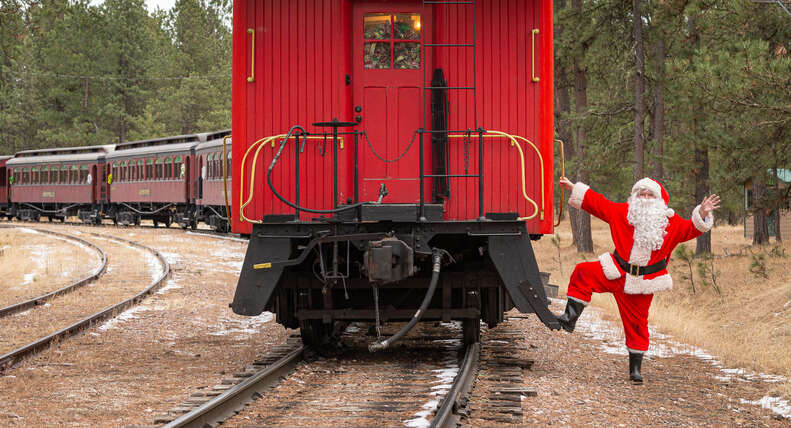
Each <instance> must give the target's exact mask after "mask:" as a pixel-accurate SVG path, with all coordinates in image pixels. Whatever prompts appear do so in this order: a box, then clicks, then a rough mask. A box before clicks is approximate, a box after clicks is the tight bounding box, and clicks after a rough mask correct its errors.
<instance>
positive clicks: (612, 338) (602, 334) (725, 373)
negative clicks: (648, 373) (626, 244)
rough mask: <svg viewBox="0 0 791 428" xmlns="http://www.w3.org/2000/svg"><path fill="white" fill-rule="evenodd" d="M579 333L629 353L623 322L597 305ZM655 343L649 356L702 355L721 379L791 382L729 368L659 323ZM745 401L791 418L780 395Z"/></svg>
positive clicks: (608, 348) (788, 406) (609, 348)
mask: <svg viewBox="0 0 791 428" xmlns="http://www.w3.org/2000/svg"><path fill="white" fill-rule="evenodd" d="M552 300H553V302H555V303H559V304H565V302H563V301H561V300H558V299H552ZM575 332H579V333H581V334H582V335H583V336H585V337H586V338H588V339H591V340H595V341H598V342H600V344H599V346H598V347H599V349H600V350H601V351H603V352H605V353H609V354H616V355H627V354H628V350H627V349H626V345H625V344H624V336H623V331H622V328H621V326H620V325H615V324H614V323H612V322H609V321H606V320H604V319H602V318H601V311H600V310H598V309H595V308H590V307H589V308H588V310H586V311H585V312H583V313H582V315H581V316H580V318H579V320H578V321H577V328H576V330H575ZM649 332H650V335H651V336H650V337H651V345H650V348H649V349H648V352H646V354H645V355H646V357H647V358H649V359H650V358H669V357H672V356H675V355H690V356H693V357H696V358H699V359H701V360H703V361H705V362H707V363H709V364H711V365H712V366H713V367H715V368H717V369H719V372H720V374H715V375H712V377H713V378H714V379H716V380H719V381H721V382H732V381H734V380H736V381H741V382H748V381H763V382H768V383H780V382H788V381H789V378H788V377H785V376H780V375H772V374H766V373H754V372H752V371H750V370H747V369H744V368H725V367H724V366H723V364H722V362H720V361H719V360H717V359H716V357H714V356H713V355H711V354H710V353H708V352H707V351H705V350H704V349H701V348H698V347H696V346H692V345H688V344H685V343H680V342H677V341H675V340H673V339H672V336H670V335H666V334H662V333H659V332H657V331H656V327H655V326H649ZM741 402H742V403H743V404H744V403H747V404H753V405H756V406H761V407H763V408H766V409H770V410H772V411H773V412H775V413H777V414H779V415H781V416H783V417H785V418H791V404H789V402H788V401H785V400H782V399H780V398H777V397H763V398H762V399H760V400H758V401H748V400H744V399H741Z"/></svg>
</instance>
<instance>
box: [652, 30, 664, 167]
mask: <svg viewBox="0 0 791 428" xmlns="http://www.w3.org/2000/svg"><path fill="white" fill-rule="evenodd" d="M665 56H666V52H665V39H664V37H663V36H661V35H660V36H659V38H658V39H657V41H656V85H655V86H654V121H653V125H654V126H653V134H654V173H653V175H654V179H656V180H658V181H659V182H662V181H663V180H664V175H665V171H664V165H663V162H664V160H663V159H662V156H663V151H664V138H665V97H664V92H665Z"/></svg>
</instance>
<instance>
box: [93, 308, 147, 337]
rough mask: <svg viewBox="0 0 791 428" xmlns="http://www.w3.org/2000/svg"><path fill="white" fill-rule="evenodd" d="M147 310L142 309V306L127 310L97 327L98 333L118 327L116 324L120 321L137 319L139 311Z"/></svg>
mask: <svg viewBox="0 0 791 428" xmlns="http://www.w3.org/2000/svg"><path fill="white" fill-rule="evenodd" d="M145 310H148V308H146V307H144V306H143V305H139V306H135V307H133V308H129V309H127V310H125V311H123V312H121V313H120V314H118V315H117V316H115V317H114V318H112V319H110V320H108V321H107V322H106V323H104V324H102V325H100V326H99V331H107V330H111V329H114V328H117V327H118V324H119V323H120V322H122V321H128V320H132V319H136V318H138V316H137V313H138V312H141V311H145Z"/></svg>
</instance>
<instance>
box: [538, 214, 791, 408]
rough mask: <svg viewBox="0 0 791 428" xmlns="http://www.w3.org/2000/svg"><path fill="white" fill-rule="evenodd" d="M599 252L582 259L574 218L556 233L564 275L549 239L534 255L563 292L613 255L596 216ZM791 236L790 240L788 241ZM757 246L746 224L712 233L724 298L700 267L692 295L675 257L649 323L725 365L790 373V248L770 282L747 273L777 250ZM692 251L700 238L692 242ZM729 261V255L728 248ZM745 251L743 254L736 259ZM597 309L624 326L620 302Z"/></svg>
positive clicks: (772, 266)
mask: <svg viewBox="0 0 791 428" xmlns="http://www.w3.org/2000/svg"><path fill="white" fill-rule="evenodd" d="M592 232H593V240H594V247H595V252H594V254H578V253H577V252H576V248H575V247H574V246H573V244H572V238H571V229H570V227H569V223H568V221H564V222H563V223H562V224H561V225H560V227H558V228H557V233H558V236H559V237H560V247H561V261H562V265H563V271H562V272H561V271H560V270H559V266H558V260H557V254H558V252H557V248H556V247H555V246H554V245H553V244H552V242H550V239H547V238H548V237H547V238H545V239H542V240H541V241H539V242H538V243H536V254H537V257H538V259H539V266H540V267H541V268H542V270H547V271H550V272H551V273H553V276H552V282H553V283H556V284H559V285H560V286H561V292H562V293H563V294H564V295H565V292H566V289H567V287H568V280H569V276H570V273H571V270H573V268H574V265H575V264H576V263H578V262H580V261H583V260H593V259H595V257H596V255H598V254H601V253H603V252H606V251H611V249H612V240H611V238H610V235H609V229H608V228H607V225H606V224H605V223H603V222H601V221H599V220H596V219H593V226H592ZM789 238H791V237H789ZM772 241H773V242H772V245H770V246H767V247H757V248H756V247H751V246H750V244H751V242H750V241H747V240H746V239H745V238H744V236H743V229H742V227H741V226H718V227H716V228H715V229H714V230H713V231H712V247H713V250H712V253H713V254H714V255H715V257H716V258H715V259H714V265H715V269H716V270H717V271H719V272H720V274H719V276H718V277H717V283H718V284H719V286H720V289H721V291H722V295H721V296H720V295H717V293H716V292H715V291H714V290H713V288H712V287H703V286H702V284H701V278H700V277H699V275H698V272H697V269H695V275H694V278H695V285H696V289H697V293H696V294H693V293H692V290H691V285H690V282H689V281H685V280H683V279H682V273H688V268H687V266H686V264H685V263H684V262H683V261H681V260H679V259H678V258H677V257H674V258H672V259H671V266H670V271H671V274H672V275H673V280H674V288H673V290H671V291H669V292H664V293H658V294H657V295H656V297H655V299H654V303H653V305H652V307H651V315H650V318H649V322H650V323H651V325H654V326H656V327H657V328H658V330H659V331H661V332H662V333H664V334H669V335H672V336H673V337H674V338H675V339H676V340H678V341H681V342H684V343H688V344H691V345H695V346H698V347H701V348H703V349H705V350H707V351H708V352H710V353H712V354H713V355H716V356H717V357H718V358H719V359H720V360H721V361H723V363H724V364H725V365H726V366H729V367H744V368H748V369H750V370H754V371H756V372H762V373H772V374H781V375H786V376H788V375H789V374H791V345H789V341H790V340H791V267H790V266H789V263H791V244H789V243H788V242H786V243H784V244H783V246H782V248H784V249H785V253H786V254H787V255H788V257H786V258H782V257H770V256H769V255H767V257H766V266H767V268H768V272H769V278H768V279H764V278H760V277H756V276H755V275H753V274H752V273H750V271H749V267H750V261H751V253H759V252H762V253H765V254H768V253H769V251H770V250H771V249H772V247H773V246H774V245H776V244H775V243H774V239H772ZM686 245H687V247H688V248H689V249H690V250H692V251H694V248H695V241H694V240H693V241H690V242H688V243H686ZM726 250H727V252H728V254H731V256H725V251H726ZM739 251H741V255H734V254H738V253H739ZM593 304H594V305H596V306H600V307H602V308H604V309H605V311H606V313H607V318H609V319H611V320H614V321H615V322H617V323H618V324H620V321H619V315H618V309H617V306H616V305H615V300H614V299H613V298H612V295H610V294H601V295H594V299H593ZM774 392H776V393H779V394H781V395H783V396H785V397H791V385H788V384H787V383H786V384H778V386H777V387H776V388H775V391H774Z"/></svg>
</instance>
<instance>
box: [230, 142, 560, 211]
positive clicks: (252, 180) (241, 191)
mask: <svg viewBox="0 0 791 428" xmlns="http://www.w3.org/2000/svg"><path fill="white" fill-rule="evenodd" d="M478 136H479V134H477V133H470V134H469V135H449V137H450V138H467V137H470V138H478ZM285 137H286V134H279V135H273V136H271V137H264V138H261V139H259V140H257V141H256V142H254V143H253V144H251V145H250V147H248V148H247V150H246V151H245V153H244V156H243V157H242V165H241V178H240V183H239V220H240V221H246V222H248V223H253V224H260V223H262V221H261V220H252V219H249V218H247V216H246V215H245V212H244V210H245V208H246V207H247V205H249V204H250V202H252V200H253V195H254V194H255V186H254V184H255V172H256V170H257V168H256V166H257V164H258V158H259V154H260V152H261V149H262V148H263V147H264V146H266V144H267V143H271V144H272V147H273V148H274V147H275V143H276V142H277V140H279V139H283V138H285ZM483 137H484V138H508V139H509V140H510V141H511V146H514V147H516V149H517V150H518V151H519V165H520V170H521V175H522V196H523V197H524V198H525V200H526V201H527V202H529V203H530V204H531V205H532V206H533V210H534V211H533V214H532V215H530V216H527V217H519V218H518V220H521V221H524V220H531V219H533V218H535V217H536V216H537V215H539V219H541V220H543V219H544V208H545V199H546V198H545V195H544V159H543V157H542V156H541V151H540V150H538V147H536V145H535V144H533V142H532V141H530V140H528V139H527V138H524V137H521V136H519V135H512V134H508V133H506V132H502V131H493V130H487V131H486V134H484V135H483ZM296 138H297V137H296V136H292V137H291V139H296ZM299 138H303V139H309V140H321V139H324V138H325V137H324V136H302V137H299ZM517 139H519V140H522V141H523V142H525V143H527V144H528V145H530V147H532V148H533V150H535V152H536V155H537V156H538V165H539V169H540V175H541V186H540V187H541V208H540V209H539V207H538V204H537V203H536V202H535V201H534V200H533V199H531V198H530V197H529V196H527V184H526V183H527V179H526V175H525V154H524V151H523V150H522V146H521V144H519V141H517ZM339 142H340V144H339V145H340V148H341V149H343V138H339ZM253 149H256V151H255V154H254V155H253V164H252V171H251V172H250V194H249V196H248V198H247V200H246V201H245V200H244V171H245V166H246V165H247V156H248V155H249V154H250V152H251V151H252V150H253Z"/></svg>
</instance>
